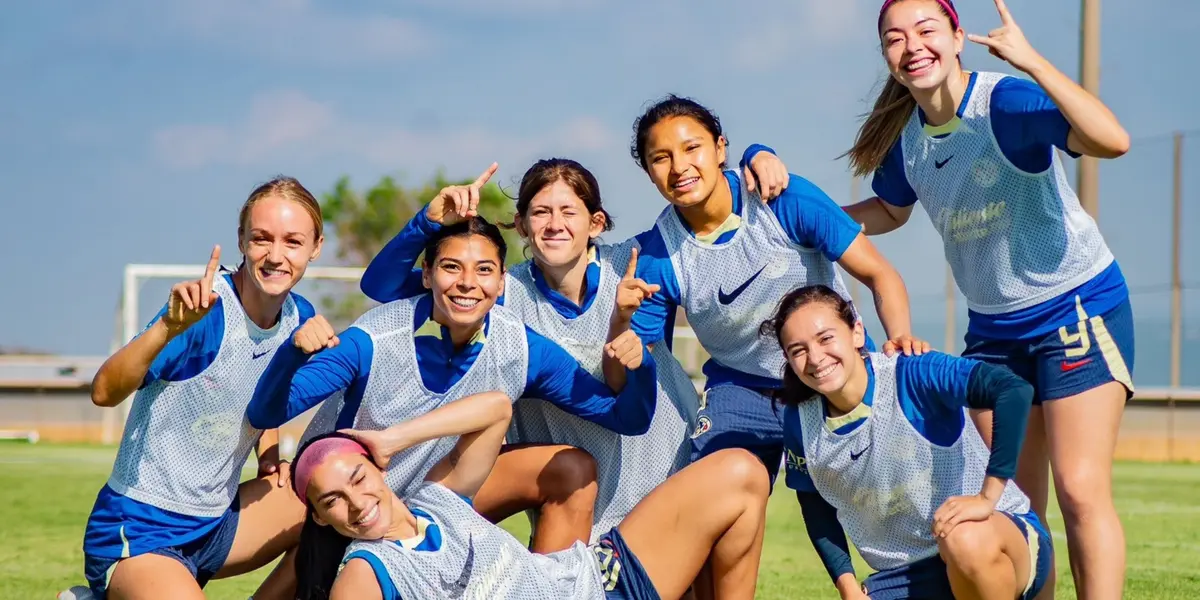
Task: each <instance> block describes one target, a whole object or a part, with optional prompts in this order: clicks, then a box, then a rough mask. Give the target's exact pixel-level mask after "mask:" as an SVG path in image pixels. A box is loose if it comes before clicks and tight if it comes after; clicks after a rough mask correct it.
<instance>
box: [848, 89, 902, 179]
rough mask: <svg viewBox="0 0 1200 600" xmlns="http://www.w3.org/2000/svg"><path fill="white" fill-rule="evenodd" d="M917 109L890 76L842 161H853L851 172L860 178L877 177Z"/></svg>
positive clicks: (851, 162)
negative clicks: (846, 157)
mask: <svg viewBox="0 0 1200 600" xmlns="http://www.w3.org/2000/svg"><path fill="white" fill-rule="evenodd" d="M916 107H917V101H916V99H915V98H913V96H912V94H911V93H909V91H908V88H906V87H904V86H903V85H901V84H900V82H898V81H896V78H894V77H892V76H890V75H889V76H888V79H887V83H886V84H884V86H883V91H881V92H880V93H879V97H878V98H876V99H875V107H874V108H873V109H872V110H871V113H870V114H868V115H867V119H866V121H864V122H863V124H862V127H861V128H860V129H859V130H858V137H856V138H855V139H854V147H853V148H851V149H850V150H848V151H847V152H846V153H845V154H843V155H842V156H839V157H838V158H842V157H844V156H849V157H850V168H851V169H852V170H853V171H854V175H855V176H856V177H866V176H867V175H870V174H872V173H874V172H875V170H876V169H878V168H879V167H880V166H881V165H882V164H883V159H885V158H887V154H888V151H889V150H891V149H892V145H894V144H895V143H896V140H899V139H900V134H901V133H902V132H903V131H904V126H905V125H906V124H907V123H908V119H909V118H910V117H911V116H912V113H913V110H914V109H915V108H916Z"/></svg>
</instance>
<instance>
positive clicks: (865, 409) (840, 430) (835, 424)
mask: <svg viewBox="0 0 1200 600" xmlns="http://www.w3.org/2000/svg"><path fill="white" fill-rule="evenodd" d="M863 366H864V367H866V369H867V391H866V392H865V393H864V394H863V401H862V403H860V404H859V405H858V406H856V407H854V410H852V411H850V412H848V413H846V414H844V415H842V416H840V417H830V416H829V405H828V404H824V403H822V407H823V410H824V412H825V428H826V429H828V430H829V431H830V432H831V433H834V434H837V435H846V434H847V433H850V432H851V431H854V430H855V429H858V426H859V425H862V424H863V423H866V422H867V418H868V417H870V416H871V406H872V405H873V404H874V401H875V369H874V368H872V367H871V359H869V358H868V359H867V360H865V361H863Z"/></svg>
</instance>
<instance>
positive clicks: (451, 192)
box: [425, 163, 500, 225]
mask: <svg viewBox="0 0 1200 600" xmlns="http://www.w3.org/2000/svg"><path fill="white" fill-rule="evenodd" d="M499 168H500V164H499V163H492V165H491V166H490V167H488V168H487V169H485V170H484V172H483V173H481V174H480V175H479V177H477V178H475V181H473V182H471V183H470V184H469V185H452V186H448V187H445V188H442V190H441V191H440V192H438V195H437V197H436V198H434V199H433V201H431V202H430V203H429V206H428V207H426V208H425V214H426V216H428V217H429V220H430V221H433V222H434V223H440V224H442V225H453V224H455V223H458V222H460V221H466V220H467V219H470V218H472V217H475V216H478V215H479V190H481V189H483V185H484V184H485V183H487V182H488V180H489V179H491V178H492V175H495V174H496V170H497V169H499Z"/></svg>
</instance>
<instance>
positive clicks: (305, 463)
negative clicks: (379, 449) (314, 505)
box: [292, 437, 371, 504]
mask: <svg viewBox="0 0 1200 600" xmlns="http://www.w3.org/2000/svg"><path fill="white" fill-rule="evenodd" d="M335 454H361V455H363V456H366V457H368V458H369V457H370V456H371V455H370V453H368V452H367V449H366V448H363V446H362V444H359V443H358V442H357V441H355V440H352V439H350V438H343V437H327V438H323V439H319V440H317V441H315V442H313V443H312V444H310V445H309V446H308V447H307V448H305V449H304V453H303V454H301V455H300V460H299V461H297V462H296V464H295V466H293V467H292V484H293V486H294V487H293V488H292V491H294V492H296V495H297V496H299V497H300V500H301V501H303V502H304V503H305V504H308V482H309V479H311V478H312V473H313V470H314V469H316V468H317V466H319V465H320V464H321V463H323V462H325V459H327V458H329V457H330V456H333V455H335Z"/></svg>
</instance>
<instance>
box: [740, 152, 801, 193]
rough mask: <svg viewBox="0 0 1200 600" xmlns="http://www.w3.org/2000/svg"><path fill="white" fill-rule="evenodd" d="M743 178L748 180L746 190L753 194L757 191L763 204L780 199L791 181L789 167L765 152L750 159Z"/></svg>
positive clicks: (743, 172)
mask: <svg viewBox="0 0 1200 600" xmlns="http://www.w3.org/2000/svg"><path fill="white" fill-rule="evenodd" d="M742 177H743V178H744V179H745V180H746V189H747V190H749V191H751V192H753V191H754V190H755V189H757V190H758V195H759V197H760V198H761V199H762V201H763V202H766V201H768V200H774V199H775V198H777V197H779V195H780V194H782V193H783V190H785V189H787V186H788V182H790V181H791V175H790V174H789V173H788V170H787V165H785V164H783V161H782V160H779V157H778V156H775V155H774V154H771V153H770V152H767V151H765V150H764V151H760V152H759V153H757V154H755V155H754V156H753V157H752V158H751V159H750V162H749V163H748V164H747V165H746V167H745V168H744V169H742Z"/></svg>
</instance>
